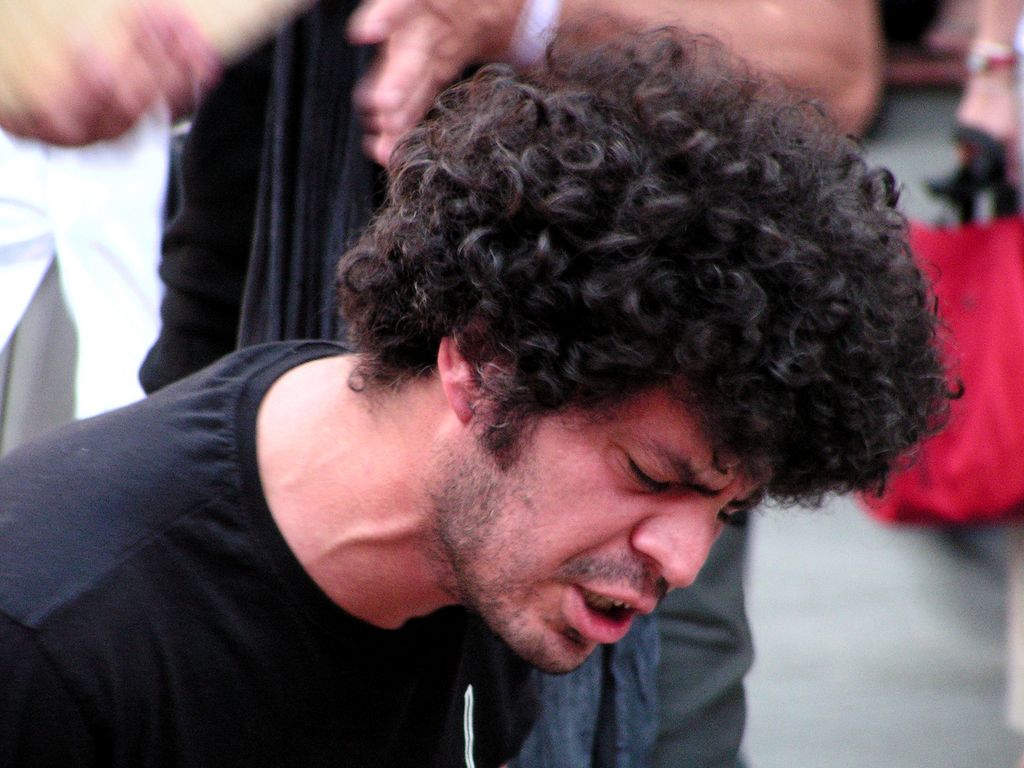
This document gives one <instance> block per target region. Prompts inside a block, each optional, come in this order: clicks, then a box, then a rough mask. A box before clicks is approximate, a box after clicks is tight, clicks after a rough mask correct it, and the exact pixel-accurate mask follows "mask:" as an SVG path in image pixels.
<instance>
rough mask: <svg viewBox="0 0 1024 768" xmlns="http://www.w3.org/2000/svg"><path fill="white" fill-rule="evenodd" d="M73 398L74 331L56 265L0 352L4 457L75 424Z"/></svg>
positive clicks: (0, 429)
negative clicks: (52, 430)
mask: <svg viewBox="0 0 1024 768" xmlns="http://www.w3.org/2000/svg"><path fill="white" fill-rule="evenodd" d="M74 400H75V329H74V326H73V325H72V324H71V319H70V318H69V316H68V312H67V310H66V309H65V308H64V302H63V299H62V298H61V292H60V280H59V277H58V274H57V266H56V263H54V264H51V265H50V269H49V271H48V272H47V273H46V277H45V278H44V279H43V282H42V283H41V284H40V286H39V288H38V290H37V291H36V294H35V296H34V297H33V298H32V302H31V303H30V304H29V306H28V310H27V311H26V312H25V314H24V316H23V317H22V319H21V322H20V323H19V324H18V329H17V330H16V331H15V333H14V335H13V336H12V337H11V339H10V341H8V342H7V345H6V346H5V347H4V348H3V349H2V350H0V455H3V454H4V453H7V452H8V451H10V450H12V449H13V448H15V447H17V446H18V445H20V444H21V443H25V442H28V441H29V440H31V439H32V438H34V437H37V436H38V435H41V434H42V433H43V432H46V431H47V430H49V429H52V428H54V427H57V426H60V425H61V424H65V423H67V422H69V421H71V420H72V418H73V416H74Z"/></svg>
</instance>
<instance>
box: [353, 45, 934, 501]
mask: <svg viewBox="0 0 1024 768" xmlns="http://www.w3.org/2000/svg"><path fill="white" fill-rule="evenodd" d="M390 173H391V184H390V189H389V195H388V199H387V202H386V204H385V205H384V206H383V208H382V210H381V211H380V212H379V215H378V216H377V217H376V218H375V220H374V221H373V222H372V224H371V226H370V227H369V228H368V230H367V232H366V233H365V235H364V237H363V238H362V239H361V241H360V242H359V243H357V245H356V246H355V247H354V248H353V249H351V250H350V251H349V252H348V253H347V254H346V255H345V256H344V258H343V260H342V264H341V267H340V289H339V290H340V295H341V302H342V308H343V313H344V315H345V318H346V321H347V323H348V328H349V333H350V338H351V340H352V341H353V343H354V345H355V347H356V349H358V350H359V351H360V352H363V353H365V354H366V360H365V363H364V365H363V366H362V368H361V369H360V376H361V379H360V380H361V382H362V384H360V386H366V387H376V386H386V385H389V384H396V383H401V382H402V381H403V380H405V379H407V378H409V377H413V376H418V375H420V374H422V373H424V372H429V371H431V370H433V367H434V365H435V361H436V353H437V347H438V343H439V341H440V340H441V338H442V337H445V336H448V337H451V338H453V339H454V340H455V342H456V344H457V346H458V348H459V350H460V352H461V353H462V355H463V356H464V357H465V358H466V359H467V360H469V361H470V362H472V363H474V364H475V365H476V366H477V368H478V371H480V383H481V386H482V387H483V389H484V392H485V394H486V395H487V396H488V398H489V402H491V403H492V408H493V417H492V418H493V422H494V424H493V425H492V427H491V428H490V429H489V431H488V432H487V434H486V435H485V443H486V444H487V445H488V446H489V447H490V448H491V449H492V450H493V451H494V452H495V453H496V454H499V455H500V454H501V452H502V451H507V450H509V449H512V450H514V449H515V446H516V444H517V440H518V438H519V435H520V432H521V428H522V427H523V426H524V425H528V424H529V423H531V419H530V417H531V416H533V415H536V414H538V413H545V412H552V411H558V410H563V409H567V408H570V407H576V406H582V407H585V408H595V409H600V408H601V407H602V406H608V405H610V404H613V403H615V402H616V401H621V400H622V399H623V398H624V397H625V396H627V395H629V394H632V393H635V392H637V391H640V390H643V389H645V388H648V387H653V386H663V385H669V386H671V387H673V388H674V391H676V392H678V393H679V394H680V396H682V397H685V398H687V400H688V402H690V403H692V404H693V405H694V406H695V407H696V409H697V412H699V413H701V414H702V416H703V420H704V426H705V428H706V430H707V435H708V436H709V438H710V439H711V440H712V442H713V444H714V445H715V447H716V451H717V452H718V455H719V456H728V457H730V460H738V461H740V462H741V464H742V465H743V467H744V468H745V470H746V471H747V472H749V473H751V474H752V475H753V476H756V477H759V478H763V479H765V480H766V481H767V486H766V489H767V491H768V492H769V493H770V494H771V495H773V496H774V497H776V498H779V499H782V500H784V501H797V500H814V499H818V498H820V496H821V495H822V494H823V493H826V492H829V491H848V490H853V489H876V490H877V489H880V488H881V487H882V486H883V485H884V481H885V479H886V477H887V475H888V473H889V471H890V470H891V468H892V467H893V465H894V462H895V460H896V459H897V458H898V457H899V456H901V455H902V454H904V453H905V452H906V451H907V450H908V449H909V448H910V447H911V446H913V445H914V444H915V443H917V442H918V441H919V440H920V439H921V438H922V437H924V436H926V435H927V434H929V433H930V431H932V430H933V429H935V428H936V427H937V425H938V424H939V422H940V421H941V420H942V419H943V417H944V413H945V409H946V401H947V399H948V397H947V394H948V393H947V386H946V380H945V377H944V372H943V368H942V365H941V362H940V359H939V354H938V352H937V344H936V333H937V323H936V319H935V316H934V312H933V304H934V302H933V300H932V298H931V296H930V293H929V290H928V288H927V285H926V282H925V280H924V279H923V278H922V275H921V274H920V272H919V271H918V269H917V268H916V267H915V265H914V263H913V262H912V260H911V258H910V255H909V252H908V248H907V245H906V240H905V222H904V219H903V217H902V216H901V215H900V214H899V213H898V212H897V210H896V208H895V204H896V198H897V193H896V189H895V183H894V181H893V178H892V176H891V174H889V173H888V172H887V171H885V170H877V169H872V168H869V167H868V166H867V165H866V164H865V162H864V160H863V159H862V157H861V155H860V152H859V150H858V147H857V146H856V145H855V144H854V143H853V142H851V141H849V140H847V139H845V138H842V137H840V136H839V135H838V134H837V133H836V132H835V130H834V129H833V128H832V126H831V124H830V123H829V122H828V121H827V120H826V119H825V118H823V117H822V115H821V113H820V110H817V109H816V108H815V107H814V105H813V104H810V103H808V102H803V101H800V100H799V99H798V98H796V97H795V96H793V95H791V94H787V93H785V92H784V91H783V90H782V89H781V88H779V87H776V86H775V85H772V84H768V83H766V82H765V81H763V80H762V79H759V78H758V77H755V76H754V75H753V74H751V73H750V72H749V71H748V70H746V69H744V68H743V67H742V66H740V65H738V64H737V62H736V61H734V60H733V59H731V58H730V57H729V55H728V54H726V53H725V51H724V49H723V48H722V47H721V46H720V45H718V44H717V43H715V42H714V41H712V40H710V39H708V38H705V37H692V36H688V35H686V34H684V33H683V32H681V31H680V30H660V31H657V32H654V33H648V34H644V35H634V36H630V37H629V38H625V37H624V38H622V39H617V40H615V41H612V42H610V43H606V44H603V45H601V46H599V47H595V46H593V45H591V46H587V45H581V44H579V42H578V37H577V36H574V35H568V36H567V37H566V38H563V39H560V40H556V42H555V43H554V44H553V45H552V47H551V48H550V50H549V52H548V55H547V58H546V61H545V62H544V65H543V66H541V67H538V68H537V69H536V70H535V71H532V72H529V73H527V74H516V73H514V72H513V71H512V70H511V69H510V68H508V67H505V66H498V65H493V66H488V67H486V68H484V69H482V70H481V71H480V72H478V73H477V74H476V75H475V76H474V77H473V78H471V79H470V80H468V81H467V82H465V83H463V84H460V85H458V86H456V87H454V88H452V89H450V90H448V91H447V92H446V93H444V94H442V95H441V96H440V97H439V98H438V101H437V103H436V105H435V107H434V110H433V112H432V114H431V115H430V116H429V118H428V120H427V121H426V122H425V123H424V124H423V125H422V126H420V127H419V128H417V129H416V130H414V131H413V132H412V133H411V134H410V135H409V136H408V137H407V138H406V139H405V140H404V141H403V142H402V143H401V145H400V146H399V148H398V150H397V152H396V154H395V157H394V158H393V159H392V165H391V169H390ZM491 363H493V365H491Z"/></svg>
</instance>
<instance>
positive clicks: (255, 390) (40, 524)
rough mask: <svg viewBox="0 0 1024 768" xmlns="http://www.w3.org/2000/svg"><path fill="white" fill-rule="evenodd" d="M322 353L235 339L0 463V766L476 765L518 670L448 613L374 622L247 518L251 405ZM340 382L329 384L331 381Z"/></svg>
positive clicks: (526, 696)
mask: <svg viewBox="0 0 1024 768" xmlns="http://www.w3.org/2000/svg"><path fill="white" fill-rule="evenodd" d="M341 352H343V350H342V349H341V348H340V347H338V346H337V345H334V344H330V343H326V342H287V343H277V344H268V345H263V346H258V347H250V348H248V349H245V350H242V351H241V352H237V353H235V354H233V355H231V356H230V357H228V358H225V360H223V361H221V362H219V363H216V364H215V365H213V366H211V367H210V368H207V369H205V370H204V371H202V372H200V373H199V374H197V375H196V376H194V377H191V378H189V379H186V380H184V381H182V382H179V383H178V384H175V385H172V386H170V387H168V388H166V389H165V390H163V391H161V392H160V393H158V394H157V395H154V396H153V397H151V398H149V399H148V400H145V401H143V402H141V403H138V404H136V405H133V406H130V407H128V408H125V409H122V410H120V411H116V412H114V413H111V414H106V415H103V416H100V417H97V418H95V419H90V420H88V421H86V422H80V423H78V424H75V425H71V426H70V427H68V428H66V429H63V430H61V431H58V432H56V433H54V434H53V435H52V436H51V437H49V438H48V439H46V440H44V441H42V442H37V443H35V444H32V445H29V446H25V447H24V448H22V449H20V450H18V451H16V452H14V453H12V454H11V455H10V456H8V457H7V458H6V459H5V460H4V461H3V462H0V765H2V766H19V767H22V766H60V767H61V768H67V767H69V766H86V765H89V766H124V767H125V768H129V767H130V768H142V767H144V766H196V768H212V767H213V766H218V767H220V766H246V768H252V767H255V766H268V767H270V766H273V767H274V768H280V767H281V766H302V767H303V768H314V767H315V766H353V767H355V768H358V767H359V766H417V768H420V767H422V766H466V765H469V766H476V767H478V768H482V767H483V766H494V765H499V764H501V763H502V762H504V761H505V760H507V759H508V758H509V757H510V756H511V755H512V754H513V753H514V752H515V750H516V748H517V747H518V745H519V743H520V741H521V739H522V738H523V736H524V735H525V732H526V729H527V727H528V725H529V721H530V720H531V719H532V715H533V709H534V706H535V701H534V693H533V683H532V675H531V673H530V672H529V670H528V669H527V667H526V665H525V664H524V663H523V662H521V661H520V660H518V659H516V658H515V657H514V656H512V654H511V652H509V651H508V650H507V649H506V648H505V646H504V645H502V644H501V643H500V641H498V640H497V639H496V638H495V637H494V636H493V635H491V633H490V632H489V631H488V630H487V629H486V627H484V626H483V625H482V623H481V622H480V621H479V620H478V619H477V618H476V617H475V616H472V615H470V614H468V613H467V612H466V611H464V610H463V609H461V608H457V607H453V608H448V609H444V610H441V611H438V612H437V613H434V614H432V615H430V616H427V617H424V618H421V619H415V620H412V621H410V622H408V623H407V624H406V625H405V626H404V627H402V628H401V629H400V630H390V631H389V630H382V629H377V628H375V627H372V626H370V625H367V624H365V623H363V622H361V621H358V620H356V619H354V618H353V617H351V616H349V615H348V614H346V613H345V612H344V611H342V610H341V609H340V608H339V607H338V606H337V605H335V604H334V603H332V602H331V601H330V600H329V599H328V598H327V597H326V595H324V593H323V592H322V591H321V590H320V589H319V588H318V587H317V586H316V585H315V583H314V582H313V581H312V580H311V579H310V578H309V577H308V575H307V574H306V573H305V571H304V570H303V569H302V567H301V565H300V564H299V563H298V561H297V560H296V559H295V557H294V555H293V554H292V552H291V550H290V549H289V548H288V546H287V544H286V543H285V541H284V539H283V538H282V537H281V535H280V533H279V531H278V529H277V527H276V526H275V524H274V522H273V519H272V518H271V516H270V512H269V510H268V509H267V506H266V502H265V500H264V498H263V495H262V491H261V488H260V483H259V477H258V472H257V464H256V446H255V423H256V411H257V407H258V405H259V403H260V401H261V399H262V397H263V395H264V393H265V392H266V390H267V388H268V387H269V386H270V384H271V383H272V382H273V381H274V380H275V379H277V378H278V377H279V376H280V375H281V374H283V373H284V372H285V371H286V370H288V369H290V368H292V367H293V366H295V365H298V364H300V363H302V362H305V361H307V360H311V359H314V358H317V357H323V356H326V355H330V354H338V353H341ZM344 385H345V384H344V383H343V382H339V386H344Z"/></svg>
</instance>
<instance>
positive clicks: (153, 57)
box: [0, 3, 221, 146]
mask: <svg viewBox="0 0 1024 768" xmlns="http://www.w3.org/2000/svg"><path fill="white" fill-rule="evenodd" d="M126 12H127V13H128V17H127V19H126V23H125V27H126V30H127V34H126V37H125V41H124V44H123V45H120V46H117V47H116V48H114V49H113V50H112V51H107V50H100V48H99V47H98V46H97V45H95V44H93V43H83V44H79V45H76V46H75V48H74V50H73V51H72V53H71V62H70V67H69V70H70V77H69V78H67V79H66V80H65V81H64V82H63V83H61V84H60V86H59V87H56V88H54V89H51V90H50V91H49V92H46V93H42V94H38V96H39V98H37V99H36V101H35V102H34V103H33V104H32V105H31V107H30V108H29V109H27V110H24V111H20V112H18V113H7V114H5V113H3V112H2V111H0V128H3V129H4V130H6V131H8V132H10V133H12V134H15V135H18V136H25V137H30V138H36V139H41V140H43V141H46V142H50V143H52V144H59V145H64V146H77V145H83V144H89V143H92V142H94V141H99V140H102V139H112V138H115V137H117V136H119V135H121V134H122V133H124V132H125V131H127V130H128V129H129V128H131V126H132V125H134V124H135V122H136V121H137V120H138V119H139V118H140V117H141V116H142V115H143V114H145V113H146V112H148V111H149V110H150V109H151V108H152V107H153V106H155V105H156V104H157V103H160V102H164V103H166V104H167V106H168V107H169V109H170V111H171V114H172V115H175V116H181V115H185V114H188V113H189V112H190V111H192V110H193V109H194V108H195V107H196V105H197V102H198V100H199V98H200V97H201V95H202V94H203V93H204V92H205V91H206V90H208V89H209V88H210V87H211V86H212V85H213V84H214V83H215V82H216V80H217V79H218V78H219V76H220V71H221V61H220V57H219V55H218V54H217V53H216V52H215V51H214V50H213V48H212V47H211V46H210V45H209V43H208V42H207V41H206V40H205V38H204V37H203V35H202V33H201V32H200V31H199V29H198V28H197V27H196V26H195V24H194V23H193V22H192V21H191V20H190V19H189V18H188V17H187V16H186V15H185V14H184V12H182V11H181V10H178V9H174V8H171V7H169V6H163V5H157V4H151V3H147V4H144V5H141V6H133V7H132V8H130V9H129V10H127V11H126Z"/></svg>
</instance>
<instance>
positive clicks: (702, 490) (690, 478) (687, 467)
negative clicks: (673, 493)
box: [647, 441, 728, 499]
mask: <svg viewBox="0 0 1024 768" xmlns="http://www.w3.org/2000/svg"><path fill="white" fill-rule="evenodd" d="M647 448H648V449H649V450H650V451H651V452H652V453H653V454H654V455H656V456H659V457H661V458H662V459H663V460H664V461H665V462H666V463H667V464H668V465H669V466H670V467H672V471H673V472H674V473H675V476H676V479H675V481H674V482H677V483H679V485H683V486H686V487H687V488H688V489H689V490H691V491H693V492H695V493H697V494H698V495H700V496H704V497H706V498H709V499H710V498H714V497H715V496H718V495H719V494H721V493H722V491H724V490H725V489H726V488H727V487H728V484H726V485H724V486H722V487H721V488H715V487H713V486H710V485H708V484H707V483H704V482H702V481H701V480H700V479H699V478H700V472H698V471H697V468H696V467H695V466H694V465H693V462H692V461H691V460H690V459H689V458H688V457H686V456H682V455H680V454H677V453H675V452H674V451H671V450H669V449H667V448H666V447H665V446H663V445H659V444H658V443H655V442H652V441H648V442H647Z"/></svg>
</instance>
